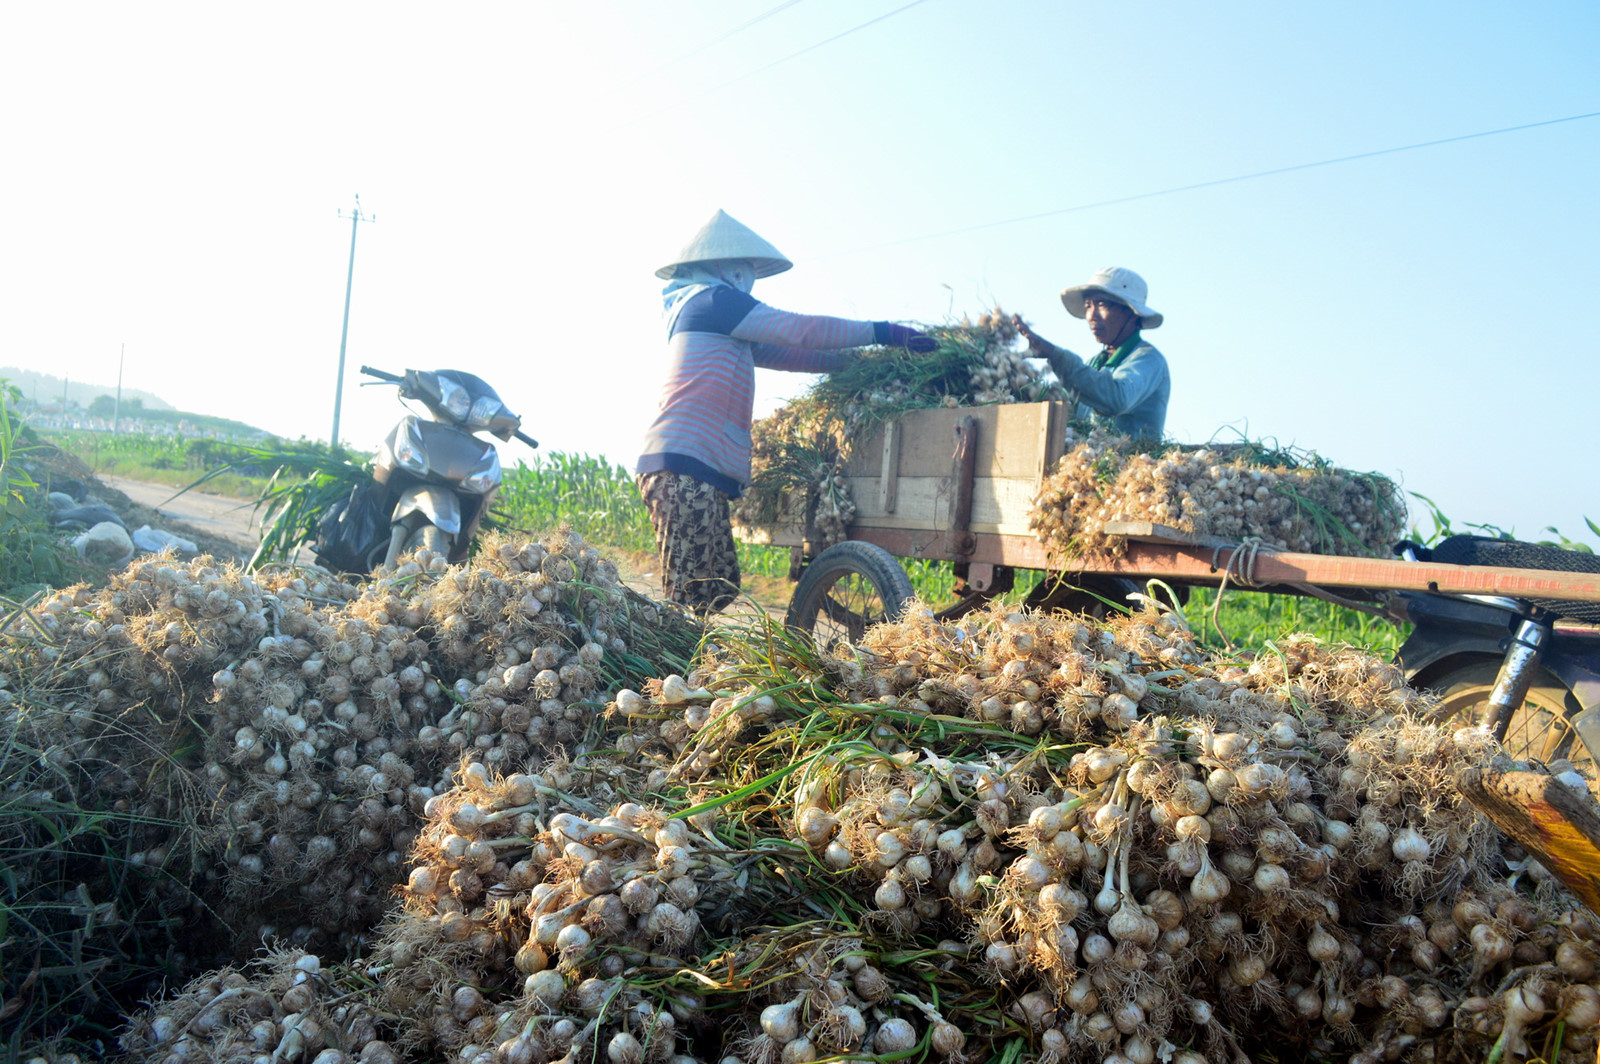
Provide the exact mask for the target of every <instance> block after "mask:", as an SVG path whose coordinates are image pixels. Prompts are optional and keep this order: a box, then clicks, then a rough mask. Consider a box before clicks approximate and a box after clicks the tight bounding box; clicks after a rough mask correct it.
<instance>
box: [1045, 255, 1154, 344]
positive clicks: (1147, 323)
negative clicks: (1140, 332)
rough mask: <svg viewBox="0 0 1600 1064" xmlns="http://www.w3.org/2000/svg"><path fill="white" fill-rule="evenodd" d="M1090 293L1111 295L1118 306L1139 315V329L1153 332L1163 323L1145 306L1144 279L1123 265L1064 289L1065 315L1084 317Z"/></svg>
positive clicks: (1104, 270)
mask: <svg viewBox="0 0 1600 1064" xmlns="http://www.w3.org/2000/svg"><path fill="white" fill-rule="evenodd" d="M1090 292H1099V293H1102V294H1103V295H1108V296H1110V297H1111V298H1112V299H1115V300H1116V301H1117V302H1118V303H1123V304H1126V305H1127V306H1128V307H1129V308H1131V309H1132V310H1133V312H1134V313H1135V314H1137V315H1139V327H1140V328H1142V329H1154V328H1155V327H1156V326H1158V325H1160V324H1161V323H1162V321H1164V320H1165V319H1164V318H1163V317H1162V316H1161V314H1160V313H1159V312H1158V311H1154V310H1151V309H1150V307H1149V305H1148V304H1147V303H1145V300H1146V299H1149V298H1150V286H1149V285H1147V284H1145V283H1144V278H1143V277H1140V276H1139V275H1138V274H1136V273H1134V272H1133V271H1132V270H1130V269H1128V268H1126V267H1124V266H1107V267H1106V268H1105V269H1103V270H1099V271H1097V272H1096V273H1095V275H1094V276H1093V277H1091V278H1089V283H1088V284H1077V285H1073V286H1072V287H1071V288H1063V289H1062V290H1061V305H1062V306H1064V307H1066V308H1067V313H1068V314H1071V315H1072V316H1073V317H1074V318H1081V317H1083V314H1084V308H1083V300H1084V297H1085V296H1087V295H1088V294H1089V293H1090Z"/></svg>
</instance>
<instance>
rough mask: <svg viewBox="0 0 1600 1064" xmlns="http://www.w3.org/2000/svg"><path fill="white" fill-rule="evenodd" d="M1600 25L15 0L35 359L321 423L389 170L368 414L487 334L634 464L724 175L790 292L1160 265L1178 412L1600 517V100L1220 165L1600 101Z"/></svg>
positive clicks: (776, 8) (774, 393)
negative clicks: (349, 272) (350, 266)
mask: <svg viewBox="0 0 1600 1064" xmlns="http://www.w3.org/2000/svg"><path fill="white" fill-rule="evenodd" d="M874 20H876V21H874ZM1596 55H1600V4H1595V3H1593V2H1584V3H1576V2H1574V3H1530V4H1519V5H1511V4H1503V3H1497V4H1486V3H1411V4H1395V3H1392V2H1388V3H1346V4H1340V5H1330V4H1282V3H1212V4H1180V3H1176V2H1173V3H1140V2H1133V3H1123V4H1117V5H1084V4H1074V3H1061V2H1025V0H1016V2H1004V0H1002V2H998V3H983V4H979V3H973V2H970V0H920V2H918V3H913V4H909V5H908V4H907V3H906V2H905V0H797V2H791V3H780V2H778V0H750V2H746V3H734V2H726V0H705V2H699V3H692V4H663V3H657V2H643V0H630V2H617V3H604V2H596V3H591V4H584V5H575V4H559V5H558V4H553V3H537V2H529V3H520V4H473V5H455V6H452V7H441V6H438V5H420V4H375V3H374V4H338V3H335V4H326V3H324V4H297V3H289V4H274V5H271V6H269V7H261V6H240V5H216V4H172V3H146V4H138V5H126V4H108V3H101V4H96V3H89V4H73V5H65V6H63V5H45V4H34V5H22V4H12V5H7V6H6V7H5V9H4V11H3V12H0V90H3V91H4V93H5V97H6V99H7V100H8V106H7V107H6V109H5V113H4V115H3V116H0V129H3V132H4V137H5V143H6V145H7V153H6V157H7V165H6V180H5V184H4V189H5V191H4V200H3V202H4V204H5V207H4V213H3V222H0V271H3V276H0V280H3V286H0V291H3V293H4V303H3V311H0V364H13V365H23V366H27V367H32V368H38V369H42V370H48V371H53V372H58V373H59V372H63V371H65V372H68V373H70V374H71V376H72V377H73V378H74V379H79V380H91V381H101V382H105V383H108V384H109V383H114V381H115V379H116V372H117V361H118V351H119V349H120V346H121V345H122V344H124V343H126V345H127V361H126V373H125V382H126V383H127V384H128V385H130V386H134V387H139V388H143V389H146V390H149V391H153V392H155V393H157V394H159V395H161V396H162V397H164V398H166V399H167V400H169V401H171V402H173V403H175V404H177V405H179V406H181V407H185V408H189V409H195V410H202V411H207V412H212V413H217V414H221V415H224V416H229V417H235V418H239V419H242V420H245V421H249V422H252V423H255V424H258V425H261V426H262V427H264V428H267V429H269V430H272V431H275V432H278V433H282V434H286V435H290V436H297V435H306V436H313V437H319V436H320V437H326V436H327V435H328V432H329V429H330V427H331V420H332V399H333V385H334V376H335V373H334V367H335V364H336V360H337V356H338V344H339V329H340V318H341V313H342V310H343V300H344V288H345V273H346V267H347V261H348V254H349V245H350V228H349V223H348V222H346V221H342V220H341V219H340V218H339V217H338V212H339V211H340V210H341V209H343V210H345V211H348V209H349V208H350V206H351V205H352V197H353V195H354V194H355V193H359V194H360V196H361V203H362V206H363V208H364V209H365V210H367V211H369V212H373V213H375V214H376V216H377V221H376V223H375V224H373V225H371V226H366V225H363V226H362V227H361V230H360V234H359V237H358V243H357V249H356V264H355V285H354V295H353V300H352V305H351V320H350V338H349V360H348V361H349V367H348V371H347V377H348V383H347V385H346V387H345V392H344V414H343V424H342V432H341V435H342V436H343V437H344V438H345V439H346V440H347V441H348V442H353V443H356V444H361V445H367V446H370V445H371V444H372V443H373V442H375V441H376V439H377V438H378V437H379V436H381V435H382V433H383V432H384V431H385V429H386V428H387V426H388V424H389V423H390V422H391V421H392V420H393V418H394V416H395V414H396V413H397V412H398V408H397V407H396V405H395V404H394V401H393V399H392V396H391V394H390V393H388V392H374V391H360V390H357V389H356V388H355V386H354V385H355V381H356V379H357V378H356V375H355V367H357V366H359V365H360V364H361V363H363V362H367V363H372V364H375V365H379V366H383V367H387V368H391V369H401V368H404V367H407V366H414V367H437V366H453V367H456V368H462V369H468V370H471V371H473V372H477V373H479V374H481V375H482V376H484V377H486V378H488V379H489V380H491V381H492V382H493V383H494V384H495V385H496V386H498V387H499V389H500V390H501V393H502V395H503V396H504V397H505V398H506V399H507V400H508V402H510V403H511V404H512V406H513V408H514V409H516V410H518V412H519V413H521V414H522V415H523V417H524V419H525V426H526V428H527V430H528V431H529V432H531V433H532V434H533V435H534V436H536V437H538V438H539V439H540V440H541V441H543V443H544V445H545V447H546V448H548V449H551V450H566V451H578V452H587V453H591V454H604V455H606V456H607V457H610V458H612V459H614V460H616V461H619V462H623V463H630V462H631V460H632V458H633V456H634V452H635V449H636V444H637V438H638V435H639V433H640V431H641V430H642V428H643V426H644V424H645V423H646V422H647V421H648V419H649V417H650V415H651V412H652V410H653V406H654V393H655V387H656V384H657V383H658V379H659V370H660V359H661V349H662V339H661V329H660V324H659V315H658V310H659V299H658V290H659V286H660V282H658V281H657V280H656V279H655V278H654V277H653V276H652V271H653V270H654V268H655V267H656V266H658V265H660V264H661V263H662V262H664V261H666V259H667V258H669V257H670V255H671V253H672V252H673V251H675V250H676V248H677V247H678V246H679V245H680V244H681V243H682V242H683V241H684V240H685V239H686V238H687V237H688V236H689V235H690V234H691V233H692V232H693V231H694V230H695V229H696V228H698V226H699V225H700V224H701V223H702V222H703V221H704V220H705V219H706V218H707V217H709V216H710V214H711V213H712V212H713V211H714V210H716V209H717V208H719V207H720V208H724V209H726V210H728V211H729V212H730V213H731V214H733V215H734V216H735V217H737V218H739V219H740V220H741V221H744V222H745V223H747V224H748V225H750V226H751V227H752V228H754V229H756V230H757V231H758V232H760V233H761V234H762V235H763V236H765V237H767V239H769V240H770V241H772V242H773V243H774V244H775V245H777V246H778V247H779V248H780V249H781V250H783V251H784V252H785V253H786V254H787V255H788V256H789V257H790V258H792V259H793V260H794V261H795V263H796V266H795V269H794V270H793V271H791V272H790V273H788V274H785V275H783V276H781V277H778V278H774V279H772V280H770V281H764V282H761V283H760V284H759V285H758V286H757V288H756V293H755V294H756V295H757V296H758V297H761V298H764V299H766V300H767V301H769V302H771V303H773V304H774V305H776V306H779V307H783V308H785V309H791V310H798V311H807V312H814V313H829V314H841V315H847V316H857V317H864V318H896V319H901V320H909V321H923V322H938V321H943V320H947V319H948V318H950V317H952V316H953V317H959V316H961V315H963V314H976V313H978V312H981V311H982V310H984V309H985V308H986V307H988V306H990V305H992V304H995V303H998V304H999V305H1001V306H1003V307H1005V308H1006V309H1007V310H1010V311H1017V312H1020V313H1022V314H1023V315H1024V316H1026V317H1027V318H1028V319H1029V320H1030V321H1031V322H1032V323H1033V324H1034V326H1035V327H1036V328H1037V329H1038V330H1039V331H1040V332H1041V333H1043V334H1044V335H1046V336H1048V337H1050V338H1051V339H1053V340H1055V341H1056V342H1058V343H1061V344H1064V345H1066V346H1069V347H1074V346H1075V347H1077V348H1078V349H1080V350H1084V349H1087V348H1089V347H1090V340H1089V337H1088V334H1087V331H1086V329H1085V328H1084V327H1083V325H1082V324H1081V323H1080V322H1078V321H1076V320H1075V319H1072V318H1069V317H1068V316H1067V314H1066V313H1065V311H1063V310H1062V308H1061V305H1060V303H1059V302H1058V301H1057V298H1056V294H1057V292H1058V291H1059V290H1060V289H1061V288H1062V287H1064V286H1066V285H1068V284H1073V283H1077V282H1079V281H1082V280H1085V279H1087V277H1088V275H1089V274H1090V273H1092V272H1093V271H1094V270H1095V269H1096V268H1098V267H1101V266H1105V265H1109V264H1120V265H1125V266H1129V267H1132V268H1133V269H1136V270H1138V271H1140V272H1141V273H1143V274H1144V275H1145V277H1146V278H1147V279H1148V280H1149V282H1150V301H1151V303H1152V304H1153V305H1154V306H1155V307H1156V308H1157V309H1159V310H1161V311H1162V312H1164V313H1165V314H1166V316H1167V324H1166V325H1165V326H1163V327H1162V328H1161V329H1159V330H1157V331H1155V332H1153V333H1151V334H1150V338H1151V339H1152V340H1153V341H1155V342H1156V343H1157V344H1158V345H1159V346H1160V347H1161V348H1162V349H1163V350H1164V351H1165V352H1166V354H1167V356H1168V358H1169V360H1170V362H1171V364H1172V367H1173V375H1174V393H1173V402H1172V407H1171V411H1170V415H1169V420H1168V431H1169V434H1171V435H1173V436H1175V437H1176V438H1178V439H1180V440H1184V441H1189V442H1199V441H1203V440H1206V439H1209V438H1212V437H1213V436H1216V435H1219V434H1220V435H1222V436H1224V437H1229V438H1233V437H1236V436H1237V435H1238V434H1239V433H1245V434H1248V435H1249V436H1252V437H1271V438H1275V439H1276V440H1278V441H1279V442H1280V443H1285V444H1294V445H1297V446H1300V447H1305V448H1314V449H1316V450H1317V451H1319V452H1320V453H1322V454H1323V455H1324V456H1326V457H1327V458H1329V459H1331V460H1333V461H1334V462H1336V463H1338V464H1340V465H1343V466H1347V467H1351V468H1357V469H1364V470H1376V471H1379V472H1383V473H1386V474H1389V475H1390V476H1393V477H1395V478H1397V479H1399V480H1400V481H1401V483H1402V484H1403V486H1404V487H1405V488H1406V489H1408V490H1410V491H1415V492H1421V493H1423V494H1425V495H1427V496H1429V497H1431V498H1432V499H1434V500H1435V501H1436V502H1437V503H1438V504H1439V505H1440V506H1441V507H1442V509H1443V510H1444V512H1445V513H1447V514H1448V515H1449V516H1450V517H1451V518H1452V519H1453V520H1454V521H1455V522H1457V523H1458V524H1460V523H1463V522H1489V523H1493V524H1496V525H1498V526H1501V527H1505V528H1511V529H1515V530H1516V531H1517V532H1518V533H1520V534H1523V535H1525V536H1536V535H1538V534H1539V533H1540V531H1541V529H1543V528H1544V527H1545V526H1547V525H1554V526H1556V527H1558V528H1559V529H1560V530H1561V531H1562V532H1564V533H1566V534H1567V535H1568V536H1571V537H1574V538H1581V539H1585V540H1587V541H1589V542H1595V541H1596V537H1595V536H1593V535H1592V534H1590V533H1588V532H1587V530H1586V529H1584V527H1583V518H1584V516H1586V515H1587V516H1589V517H1593V518H1595V519H1596V520H1597V521H1600V498H1596V494H1595V490H1594V487H1593V483H1594V481H1593V476H1592V473H1591V472H1590V469H1589V462H1588V461H1587V460H1586V459H1584V457H1583V456H1584V455H1587V454H1590V453H1591V451H1592V446H1591V443H1590V439H1591V435H1592V430H1591V424H1592V422H1593V420H1594V415H1593V413H1592V411H1593V409H1594V408H1595V406H1596V401H1597V398H1600V368H1597V366H1596V362H1597V359H1596V355H1597V354H1600V343H1597V342H1596V340H1595V333H1594V330H1593V327H1592V326H1591V323H1590V322H1589V321H1588V320H1587V319H1588V314H1587V310H1588V308H1589V307H1590V306H1592V305H1593V304H1594V302H1595V293H1596V291H1597V290H1600V254H1597V250H1596V247H1597V238H1600V224H1597V223H1600V207H1597V206H1596V203H1597V201H1600V196H1597V195H1596V188H1595V184H1596V174H1597V173H1600V165H1597V164H1600V118H1585V119H1578V120H1574V121H1568V122H1562V123H1559V124H1550V125H1540V126H1537V127H1536V128H1529V129H1524V130H1521V131H1518V132H1508V133H1502V134H1498V135H1494V136H1484V137H1473V138H1471V139H1463V140H1454V141H1452V142H1450V143H1445V144H1439V145H1436V146H1433V147H1427V148H1420V149H1417V150H1411V151H1402V152H1393V153H1389V154H1383V155H1376V156H1372V157H1369V158H1362V159H1356V160H1352V161H1348V162H1342V163H1337V164H1333V165H1326V166H1315V167H1309V168H1305V169H1297V170H1292V171H1290V172H1287V173H1279V174H1275V175H1272V176H1264V177H1257V178H1250V179H1246V180H1229V179H1233V178H1240V177H1247V176H1248V175H1253V174H1259V173H1262V172H1264V171H1275V170H1280V169H1283V168H1287V167H1298V166H1301V165H1303V164H1309V163H1317V162H1320V161H1324V160H1332V159H1340V158H1344V157H1347V156H1355V155H1363V154H1365V153H1371V152H1378V151H1383V150H1385V149H1391V148H1397V147H1402V146H1406V145H1414V144H1421V143H1425V142H1432V141H1440V140H1446V139H1449V138H1460V137H1469V136H1470V135H1472V134H1478V133H1483V132H1487V131H1492V130H1500V129H1506V128H1509V127H1520V126H1527V125H1530V124H1534V123H1544V122H1549V121H1551V120H1554V119H1562V118H1569V117H1571V116H1577V115H1585V114H1590V113H1593V112H1600V63H1597V62H1596V60H1595V56H1596ZM1213 182H1221V183H1216V184H1211V183H1213ZM1195 185H1202V186H1204V187H1199V188H1189V186H1195ZM1185 188H1188V190H1187V191H1178V192H1171V193H1170V194H1161V195H1150V194H1152V193H1166V192H1167V190H1173V189H1185ZM1130 197H1138V198H1130ZM1117 200H1121V201H1122V202H1116V203H1107V202H1106V201H1117ZM1097 204H1103V205H1100V206H1096V205H1097ZM1018 219H1026V220H1018ZM804 383H805V380H804V378H796V377H792V376H789V375H783V374H770V375H768V376H767V377H766V379H765V380H764V382H763V402H764V404H766V405H767V406H769V407H770V406H771V405H772V404H775V403H776V402H778V401H779V399H780V398H781V397H782V396H784V395H786V394H792V393H793V392H794V391H796V390H798V389H799V388H800V387H802V386H803V385H804ZM516 453H517V452H516V451H515V450H513V449H511V448H507V449H506V457H507V458H508V459H514V458H515V456H516ZM1413 515H1414V517H1417V518H1425V513H1424V511H1423V508H1422V507H1421V505H1420V504H1414V506H1413ZM1424 524H1426V522H1425V521H1424Z"/></svg>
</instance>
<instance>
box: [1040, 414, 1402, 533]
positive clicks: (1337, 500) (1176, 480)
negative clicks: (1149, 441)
mask: <svg viewBox="0 0 1600 1064" xmlns="http://www.w3.org/2000/svg"><path fill="white" fill-rule="evenodd" d="M1405 518H1406V507H1405V501H1404V499H1403V498H1402V496H1401V494H1400V491H1399V488H1398V487H1397V486H1396V485H1395V484H1394V483H1393V482H1392V481H1390V480H1389V479H1388V478H1386V477H1383V476H1380V475H1378V474H1374V473H1353V472H1350V471H1349V470H1345V469H1338V468H1335V467H1332V466H1330V465H1327V464H1326V463H1324V462H1321V461H1317V460H1314V456H1313V460H1312V461H1309V462H1302V463H1300V464H1298V465H1294V466H1290V465H1284V464H1281V463H1278V464H1263V462H1262V461H1261V460H1259V459H1255V458H1252V457H1249V456H1248V453H1247V452H1246V451H1244V450H1242V449H1241V448H1238V447H1231V448H1230V447H1200V448H1189V447H1176V446H1165V447H1161V448H1159V450H1158V451H1157V452H1156V453H1150V449H1149V447H1148V446H1147V445H1145V444H1141V443H1139V442H1137V441H1134V440H1131V439H1129V438H1128V437H1125V436H1119V435H1116V434H1114V433H1109V432H1107V431H1105V430H1103V429H1094V430H1091V431H1090V432H1089V433H1088V434H1087V435H1086V436H1084V437H1083V438H1082V439H1078V438H1077V437H1076V436H1074V437H1071V438H1070V439H1069V449H1068V451H1067V453H1066V454H1065V455H1063V456H1062V458H1061V461H1060V463H1059V464H1058V466H1057V467H1056V470H1055V472H1054V473H1052V474H1051V475H1050V476H1048V477H1047V478H1045V482H1044V484H1043V485H1042V486H1041V488H1040V490H1039V492H1038V495H1037V496H1036V497H1035V499H1034V503H1033V509H1032V510H1031V512H1030V513H1029V527H1030V528H1031V529H1033V531H1034V533H1035V535H1037V536H1038V538H1039V541H1040V542H1041V543H1044V544H1045V545H1046V546H1048V547H1050V548H1051V549H1052V550H1053V551H1055V552H1057V553H1059V554H1060V555H1062V556H1064V557H1078V556H1081V555H1085V554H1090V555H1094V554H1103V555H1108V556H1115V555H1116V554H1117V553H1118V552H1119V551H1120V550H1121V549H1122V545H1123V542H1124V541H1123V540H1122V539H1121V537H1117V536H1109V535H1107V534H1106V532H1105V526H1106V525H1107V524H1108V523H1110V522H1113V521H1149V522H1153V523H1155V524H1160V525H1167V526H1169V527H1171V528H1175V529H1178V530H1179V531H1182V532H1188V533H1191V534H1194V535H1201V536H1221V537H1224V538H1227V539H1233V540H1242V539H1255V540H1259V541H1260V542H1261V543H1262V544H1264V545H1266V546H1268V547H1272V548H1275V549H1278V550H1290V551H1299V552H1306V553H1320V554H1341V555H1356V556H1359V555H1386V554H1388V552H1389V548H1390V547H1391V546H1392V545H1393V543H1394V542H1395V541H1396V540H1397V539H1399V538H1400V536H1401V535H1402V533H1403V532H1404V529H1405Z"/></svg>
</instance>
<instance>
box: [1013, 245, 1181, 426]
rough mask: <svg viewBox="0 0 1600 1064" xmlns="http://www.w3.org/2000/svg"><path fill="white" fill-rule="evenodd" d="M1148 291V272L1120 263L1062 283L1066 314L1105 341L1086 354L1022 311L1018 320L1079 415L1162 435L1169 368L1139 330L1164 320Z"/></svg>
mask: <svg viewBox="0 0 1600 1064" xmlns="http://www.w3.org/2000/svg"><path fill="white" fill-rule="evenodd" d="M1149 298H1150V289H1149V287H1148V286H1147V285H1146V284H1145V283H1144V278H1143V277H1140V276H1139V275H1138V274H1136V273H1134V272H1133V271H1132V270H1130V269H1127V268H1126V267H1123V266H1107V267H1106V268H1105V269H1103V270H1100V271H1099V272H1097V273H1096V274H1095V275H1094V276H1093V277H1091V278H1089V280H1088V282H1087V283H1086V284H1079V285H1073V286H1072V287H1071V288H1067V289H1063V290H1062V292H1061V302H1062V304H1063V305H1064V306H1065V307H1066V308H1067V313H1069V314H1071V315H1072V316H1073V317H1074V318H1083V319H1084V320H1085V321H1087V322H1088V323H1089V331H1090V332H1091V333H1093V334H1094V338H1095V340H1096V341H1098V342H1099V343H1100V344H1101V350H1100V353H1099V354H1097V355H1095V356H1094V357H1093V358H1092V359H1090V360H1088V361H1085V360H1084V359H1083V358H1081V357H1079V356H1078V355H1075V354H1073V353H1072V352H1071V351H1068V350H1067V349H1066V348H1064V347H1057V346H1056V345H1055V344H1052V343H1051V342H1050V341H1048V340H1046V339H1045V338H1044V337H1042V336H1039V335H1038V334H1036V333H1035V332H1034V331H1033V330H1032V329H1030V328H1028V325H1027V323H1026V322H1024V321H1023V320H1022V319H1021V318H1020V317H1019V318H1017V319H1016V323H1017V329H1018V331H1019V332H1021V333H1022V335H1023V336H1024V337H1025V338H1026V339H1027V341H1028V346H1029V347H1030V348H1032V350H1033V356H1034V357H1036V358H1044V359H1047V360H1048V361H1049V363H1050V369H1051V370H1053V371H1054V372H1055V375H1056V376H1057V377H1058V378H1059V379H1060V380H1061V383H1062V384H1063V385H1065V386H1066V387H1067V388H1068V389H1070V390H1072V391H1073V392H1075V393H1077V396H1078V407H1077V411H1076V414H1075V416H1077V417H1079V418H1082V419H1084V420H1090V419H1096V420H1100V421H1105V422H1109V423H1110V425H1111V426H1112V427H1113V428H1115V429H1116V430H1117V431H1118V432H1125V433H1127V434H1128V435H1130V436H1148V437H1152V438H1154V439H1160V438H1161V434H1162V432H1163V431H1164V430H1165V429H1166V424H1167V400H1168V399H1169V398H1170V397H1171V395H1172V375H1171V373H1169V372H1168V370H1167V360H1166V358H1165V357H1163V356H1162V354H1161V352H1160V351H1157V350H1156V349H1155V346H1154V345H1152V344H1151V343H1150V341H1148V340H1146V339H1144V337H1143V335H1141V333H1142V330H1145V329H1154V328H1156V327H1158V326H1159V325H1160V324H1161V322H1162V321H1163V320H1164V319H1163V318H1162V316H1161V314H1159V313H1158V312H1156V311H1154V310H1152V309H1150V306H1149V304H1148V303H1147V302H1146V300H1148V299H1149Z"/></svg>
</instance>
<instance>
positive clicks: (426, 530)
mask: <svg viewBox="0 0 1600 1064" xmlns="http://www.w3.org/2000/svg"><path fill="white" fill-rule="evenodd" d="M416 545H417V546H418V547H421V548H423V549H424V550H431V551H433V553H435V554H443V555H447V556H448V555H449V553H450V533H448V532H446V531H445V530H444V529H442V528H439V527H438V526H437V525H423V526H422V527H421V528H419V529H417V544H416Z"/></svg>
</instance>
